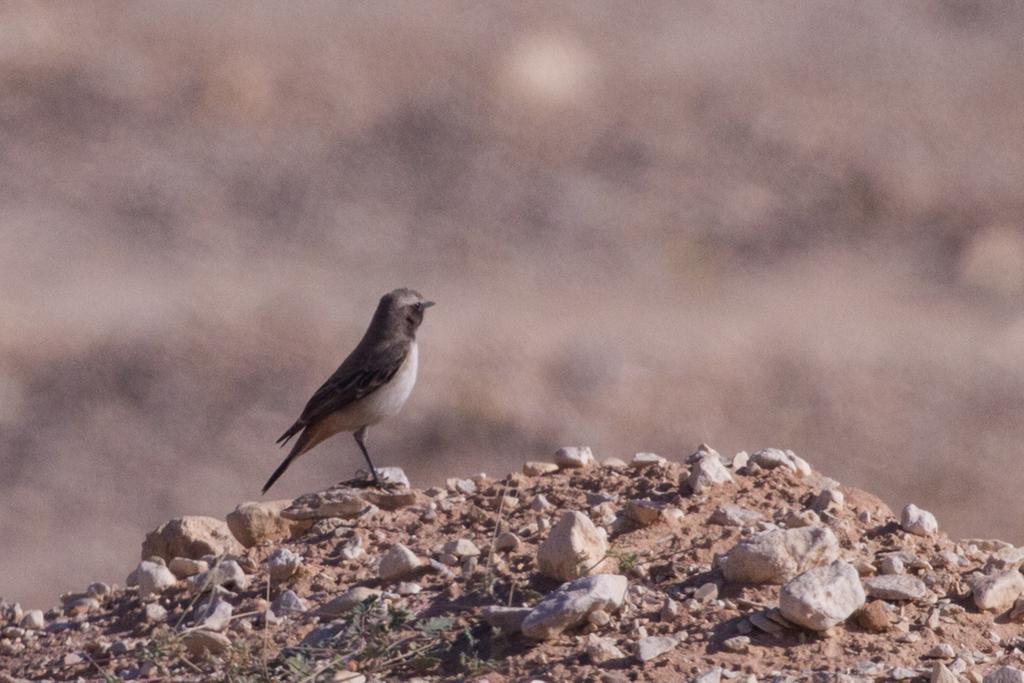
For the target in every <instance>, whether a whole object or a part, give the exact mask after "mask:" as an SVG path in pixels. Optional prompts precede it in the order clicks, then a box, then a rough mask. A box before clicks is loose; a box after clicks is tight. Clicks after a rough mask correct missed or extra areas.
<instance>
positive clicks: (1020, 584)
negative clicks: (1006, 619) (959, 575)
mask: <svg viewBox="0 0 1024 683" xmlns="http://www.w3.org/2000/svg"><path fill="white" fill-rule="evenodd" d="M973 589H974V590H973V597H974V604H975V606H977V608H978V609H980V610H987V611H992V612H1004V611H1006V610H1008V609H1010V607H1012V606H1013V603H1014V602H1015V601H1016V600H1017V598H1019V597H1020V596H1021V593H1024V575H1022V574H1021V573H1020V571H1019V570H1017V569H1011V570H1010V571H1008V572H999V573H997V574H990V575H988V576H983V577H981V578H979V579H978V580H977V581H975V583H974V586H973Z"/></svg>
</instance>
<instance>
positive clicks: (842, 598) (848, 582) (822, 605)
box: [779, 560, 865, 631]
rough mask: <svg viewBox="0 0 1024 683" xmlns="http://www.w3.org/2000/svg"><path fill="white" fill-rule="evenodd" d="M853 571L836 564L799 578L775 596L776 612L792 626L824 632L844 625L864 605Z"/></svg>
mask: <svg viewBox="0 0 1024 683" xmlns="http://www.w3.org/2000/svg"><path fill="white" fill-rule="evenodd" d="M864 600H865V595H864V588H863V587H862V586H861V583H860V575H859V574H858V573H857V569H856V568H855V567H854V566H853V565H852V564H850V563H848V562H843V561H841V560H840V561H836V562H833V563H831V564H829V565H826V566H824V567H815V568H814V569H810V570H808V571H806V572H804V573H803V574H800V575H799V576H797V577H796V578H794V579H793V580H791V581H790V582H789V583H787V584H786V585H784V586H783V587H782V590H781V591H780V592H779V610H780V611H781V612H782V616H784V617H786V618H787V619H789V620H790V621H791V622H793V623H794V624H799V625H801V626H803V627H805V628H808V629H811V630H812V631H825V630H827V629H829V628H832V627H833V626H835V625H836V624H840V623H842V622H844V621H846V619H847V618H849V616H850V615H851V614H853V613H854V612H856V611H857V610H858V609H860V607H861V606H862V605H863V604H864Z"/></svg>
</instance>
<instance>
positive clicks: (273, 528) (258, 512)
mask: <svg viewBox="0 0 1024 683" xmlns="http://www.w3.org/2000/svg"><path fill="white" fill-rule="evenodd" d="M291 504H292V501H290V500H271V501H266V502H256V501H250V502H247V503H242V504H241V505H239V506H238V507H236V508H235V509H234V510H233V511H232V512H230V513H228V516H227V524H228V529H230V530H231V533H232V534H233V535H234V537H235V538H236V539H238V542H239V543H241V544H242V545H244V546H245V547H246V548H251V547H252V546H254V545H258V544H260V543H265V542H270V541H283V540H287V539H289V538H291V537H292V534H293V532H294V531H295V530H297V529H299V528H300V526H301V525H302V523H301V522H297V521H295V520H291V519H285V518H284V517H282V516H281V513H282V512H284V511H285V510H286V509H287V508H288V507H289V506H290V505H291ZM307 526H308V525H307Z"/></svg>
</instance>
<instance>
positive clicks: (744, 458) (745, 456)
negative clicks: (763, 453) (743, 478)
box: [730, 451, 750, 470]
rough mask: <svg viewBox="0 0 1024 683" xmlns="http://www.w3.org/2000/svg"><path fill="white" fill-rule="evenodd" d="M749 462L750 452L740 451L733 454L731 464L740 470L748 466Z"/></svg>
mask: <svg viewBox="0 0 1024 683" xmlns="http://www.w3.org/2000/svg"><path fill="white" fill-rule="evenodd" d="M748 462H750V454H749V453H747V452H746V451H740V452H739V453H737V454H736V455H734V456H732V462H731V463H730V464H731V465H732V468H733V469H734V470H738V469H742V468H744V467H746V466H747V463H748Z"/></svg>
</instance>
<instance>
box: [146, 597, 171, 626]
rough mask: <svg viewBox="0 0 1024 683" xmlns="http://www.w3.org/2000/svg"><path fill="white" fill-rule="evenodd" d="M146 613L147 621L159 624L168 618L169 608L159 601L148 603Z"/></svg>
mask: <svg viewBox="0 0 1024 683" xmlns="http://www.w3.org/2000/svg"><path fill="white" fill-rule="evenodd" d="M144 614H145V615H146V621H148V622H149V623H151V624H158V623H160V622H163V621H165V620H166V619H167V610H166V609H164V608H163V607H162V606H161V605H160V603H158V602H148V603H146V606H145V608H144Z"/></svg>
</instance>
